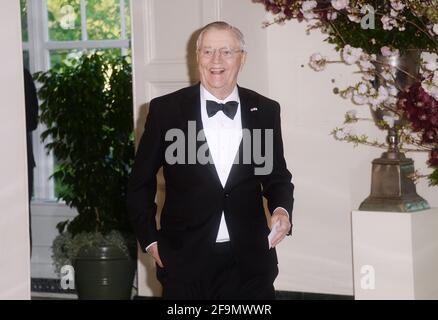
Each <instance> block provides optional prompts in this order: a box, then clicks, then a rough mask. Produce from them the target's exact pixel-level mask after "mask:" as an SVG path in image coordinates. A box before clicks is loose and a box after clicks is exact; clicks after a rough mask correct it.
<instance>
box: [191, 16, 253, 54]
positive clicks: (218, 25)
mask: <svg viewBox="0 0 438 320" xmlns="http://www.w3.org/2000/svg"><path fill="white" fill-rule="evenodd" d="M211 29H217V30H229V31H231V32H232V33H233V34H234V35H235V36H236V38H237V40H239V42H240V49H241V50H242V51H245V36H244V35H243V33H242V31H240V30H239V29H238V28H236V27H234V26H232V25H230V24H229V23H227V22H225V21H215V22H212V23H209V24H207V25H206V26H205V27H204V28H202V30H201V33H200V34H199V36H198V39H197V40H196V50H199V47H200V45H201V41H202V37H203V36H204V34H205V33H206V32H207V31H208V30H211Z"/></svg>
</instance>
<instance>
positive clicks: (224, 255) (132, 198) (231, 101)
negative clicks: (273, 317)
mask: <svg viewBox="0 0 438 320" xmlns="http://www.w3.org/2000/svg"><path fill="white" fill-rule="evenodd" d="M245 58H246V52H245V42H244V37H243V34H242V33H241V32H240V31H239V30H238V29H237V28H235V27H233V26H231V25H229V24H227V23H225V22H214V23H211V24H209V25H207V26H205V27H204V28H203V30H202V31H201V33H200V35H199V38H198V41H197V61H198V69H199V76H200V80H201V82H200V84H197V85H195V86H192V87H188V88H184V89H181V90H179V91H176V92H173V93H170V94H168V95H165V96H162V97H158V98H155V99H153V100H152V101H151V103H150V109H149V114H148V118H147V121H146V125H145V130H144V133H143V136H142V138H141V141H140V144H139V146H138V150H137V155H136V160H135V164H134V168H133V171H132V174H131V178H130V181H129V187H128V210H129V215H130V220H131V222H132V225H133V227H134V231H135V233H136V236H137V239H138V241H139V243H140V246H141V248H142V250H143V251H146V252H148V253H149V254H150V255H151V256H152V257H153V258H154V259H155V261H156V265H157V277H158V279H159V281H160V282H161V284H162V285H163V297H164V298H165V299H274V297H275V291H274V286H273V282H274V280H275V278H276V276H277V274H278V267H277V256H276V252H275V246H276V245H277V244H278V243H279V242H280V241H282V239H283V238H284V237H285V236H286V235H287V234H290V232H291V227H292V208H293V189H294V187H293V184H292V183H291V174H290V172H289V171H288V169H287V167H286V162H285V159H284V155H283V143H282V138H281V129H280V106H279V104H278V103H277V102H275V101H273V100H270V99H268V98H266V97H263V96H261V95H259V94H257V93H256V92H254V91H251V90H248V89H245V88H242V87H240V86H238V85H237V77H238V74H239V71H240V70H241V69H242V67H243V65H244V62H245ZM256 132H257V134H256ZM181 137H183V140H182V142H181V139H178V138H181ZM174 138H177V139H174ZM177 140H179V141H177ZM178 143H179V144H178ZM176 145H177V147H175V146H176ZM248 146H249V148H248ZM251 147H253V148H251ZM258 152H260V154H261V153H263V152H264V159H265V160H266V163H268V165H266V163H265V166H264V168H262V167H261V162H260V161H259V160H260V157H256V153H258ZM175 153H178V154H177V155H176V154H175ZM260 154H259V156H260ZM175 155H176V156H177V157H176V159H175ZM205 158H207V159H208V160H209V161H205ZM248 159H249V160H248ZM269 164H270V165H269ZM161 167H162V168H163V175H164V178H165V185H166V190H165V191H166V199H165V203H164V207H163V210H162V212H161V217H160V228H157V225H156V220H155V218H156V217H155V216H156V208H157V206H156V204H155V194H156V174H157V171H158V170H159V169H160V168H161ZM262 196H264V197H266V199H267V200H268V208H269V211H270V225H271V226H274V227H273V228H274V229H275V232H274V233H273V234H272V237H270V238H269V240H268V235H269V234H270V230H269V227H268V223H267V220H266V215H265V213H264V207H263V199H262Z"/></svg>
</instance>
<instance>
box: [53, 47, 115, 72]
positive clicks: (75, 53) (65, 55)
mask: <svg viewBox="0 0 438 320" xmlns="http://www.w3.org/2000/svg"><path fill="white" fill-rule="evenodd" d="M86 51H87V52H88V51H91V50H86ZM93 51H97V52H105V53H107V54H110V55H111V56H113V57H119V56H121V55H122V50H121V49H120V48H110V49H99V50H96V49H94V50H93ZM83 52H84V50H51V51H50V68H51V69H59V68H61V67H62V64H64V63H67V64H68V63H69V60H71V59H75V58H77V57H79V56H80V55H82V53H83Z"/></svg>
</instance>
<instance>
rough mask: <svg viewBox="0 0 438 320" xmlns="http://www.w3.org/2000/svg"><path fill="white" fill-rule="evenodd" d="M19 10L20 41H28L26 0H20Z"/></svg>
mask: <svg viewBox="0 0 438 320" xmlns="http://www.w3.org/2000/svg"><path fill="white" fill-rule="evenodd" d="M20 9H21V10H20V11H21V36H22V41H23V42H27V41H29V34H28V31H27V1H26V0H20Z"/></svg>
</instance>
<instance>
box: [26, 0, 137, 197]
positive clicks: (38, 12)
mask: <svg viewBox="0 0 438 320" xmlns="http://www.w3.org/2000/svg"><path fill="white" fill-rule="evenodd" d="M26 1H27V26H28V35H29V36H28V42H23V50H25V51H26V50H27V51H28V53H29V68H30V71H31V73H35V72H38V71H47V70H49V68H50V51H51V50H73V49H78V50H83V49H106V48H120V49H121V50H122V55H126V54H127V52H128V49H129V48H130V40H129V39H127V37H126V19H125V0H119V3H120V26H121V35H120V39H119V40H88V34H87V24H86V21H87V17H86V0H80V10H81V30H82V32H81V35H82V36H81V40H77V41H52V40H50V39H49V30H48V11H47V0H26ZM44 130H45V128H44V126H43V125H41V124H39V125H38V128H37V129H36V130H35V131H34V133H33V150H34V156H35V161H36V163H37V167H36V168H35V171H34V199H33V201H34V202H53V201H56V198H55V184H54V181H53V179H49V177H50V176H51V175H52V174H53V166H54V158H53V153H50V154H47V151H46V149H45V147H44V144H43V143H42V142H41V139H40V136H41V133H42V132H43V131H44ZM47 142H49V141H47Z"/></svg>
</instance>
